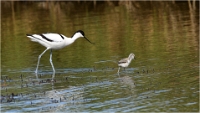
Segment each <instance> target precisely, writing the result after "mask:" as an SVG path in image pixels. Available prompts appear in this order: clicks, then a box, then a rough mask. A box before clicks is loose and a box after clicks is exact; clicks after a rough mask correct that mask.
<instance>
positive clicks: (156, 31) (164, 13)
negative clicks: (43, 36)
mask: <svg viewBox="0 0 200 113" xmlns="http://www.w3.org/2000/svg"><path fill="white" fill-rule="evenodd" d="M111 3H114V4H111ZM132 4H133V6H129V5H127V4H126V3H125V4H124V3H123V2H120V3H119V5H117V4H116V2H110V3H109V2H108V3H107V2H105V3H104V2H103V3H102V2H97V4H96V5H93V2H87V3H84V2H83V3H82V4H80V3H78V2H77V3H73V2H57V3H53V2H49V4H48V5H47V4H46V3H45V2H40V3H39V2H14V3H13V4H10V5H9V4H8V3H2V14H1V15H2V16H1V17H2V18H1V20H2V24H1V25H2V29H1V35H2V36H1V54H2V55H1V111H2V112H12V111H15V112H16V111H18V112H26V111H40V112H43V111H48V112H51V111H52V112H55V111H61V112H62V111H69V112H76V111H77V112H84V111H86V112H95V111H104V112H120V111H125V112H133V111H140V112H142V111H154V112H155V111H160V112H161V111H163V112H176V111H177V112H184V111H187V112H190V111H192V112H197V111H199V61H198V59H199V45H198V44H199V43H198V42H199V10H198V8H196V10H192V9H190V8H189V7H188V4H187V2H179V3H177V2H176V3H175V4H172V3H169V2H162V3H160V2H154V3H153V4H151V3H149V2H143V3H142V2H133V3H132ZM134 6H135V7H134ZM77 7H78V8H77ZM144 7H145V8H144ZM79 29H81V30H83V31H84V32H85V35H86V37H87V38H88V39H89V40H90V41H91V42H94V43H95V45H92V44H90V43H88V42H87V41H86V40H84V39H78V40H77V41H76V42H75V43H73V44H72V45H70V46H68V47H66V48H64V49H62V50H55V51H53V63H54V67H55V69H56V76H55V81H54V82H51V75H52V68H51V65H50V63H49V52H46V53H45V54H44V55H43V57H42V58H41V62H40V66H39V74H38V75H37V76H36V75H35V74H34V71H35V68H36V65H37V58H38V55H39V54H41V53H42V52H43V51H44V50H45V47H43V46H41V45H39V44H38V43H34V42H31V41H30V40H29V39H28V38H27V37H26V34H27V33H43V32H57V33H61V34H63V35H66V36H71V35H72V34H73V33H74V32H75V31H77V30H79ZM130 53H134V54H135V56H136V59H134V60H133V61H132V62H131V64H130V65H129V68H126V69H125V70H124V69H121V71H120V74H119V75H118V74H117V70H118V67H117V64H116V63H117V61H118V60H120V59H121V58H125V57H128V55H129V54H130ZM12 94H13V97H12Z"/></svg>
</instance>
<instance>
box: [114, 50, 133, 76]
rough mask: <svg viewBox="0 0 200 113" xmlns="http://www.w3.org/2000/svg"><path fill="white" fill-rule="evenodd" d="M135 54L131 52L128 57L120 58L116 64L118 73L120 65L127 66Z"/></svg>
mask: <svg viewBox="0 0 200 113" xmlns="http://www.w3.org/2000/svg"><path fill="white" fill-rule="evenodd" d="M134 57H135V55H134V54H133V53H131V54H130V55H129V56H128V58H124V59H121V60H120V61H119V62H118V66H119V69H118V73H119V70H120V67H124V68H125V67H128V65H129V64H130V63H131V61H132V59H134Z"/></svg>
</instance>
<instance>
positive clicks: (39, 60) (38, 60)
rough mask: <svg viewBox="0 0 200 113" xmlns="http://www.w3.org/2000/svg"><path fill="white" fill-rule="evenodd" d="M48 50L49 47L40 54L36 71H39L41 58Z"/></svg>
mask: <svg viewBox="0 0 200 113" xmlns="http://www.w3.org/2000/svg"><path fill="white" fill-rule="evenodd" d="M47 50H49V48H47V49H45V50H44V51H43V52H42V53H41V54H40V55H39V56H38V63H37V67H36V70H35V73H38V66H39V64H40V58H41V57H42V55H43V54H44V53H45V52H46V51H47Z"/></svg>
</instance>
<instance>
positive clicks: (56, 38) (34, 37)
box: [26, 33, 65, 42]
mask: <svg viewBox="0 0 200 113" xmlns="http://www.w3.org/2000/svg"><path fill="white" fill-rule="evenodd" d="M26 35H27V37H28V38H30V39H31V41H34V42H38V41H47V42H61V41H63V40H64V38H65V36H64V35H62V34H57V33H43V34H26Z"/></svg>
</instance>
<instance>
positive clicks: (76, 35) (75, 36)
mask: <svg viewBox="0 0 200 113" xmlns="http://www.w3.org/2000/svg"><path fill="white" fill-rule="evenodd" d="M80 37H83V35H82V34H80V33H75V34H74V35H73V36H72V40H73V41H75V40H76V39H78V38H80Z"/></svg>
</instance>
